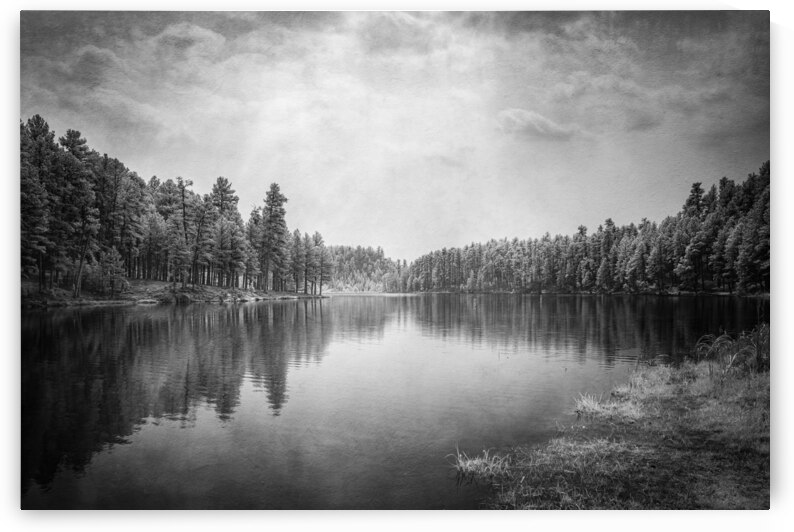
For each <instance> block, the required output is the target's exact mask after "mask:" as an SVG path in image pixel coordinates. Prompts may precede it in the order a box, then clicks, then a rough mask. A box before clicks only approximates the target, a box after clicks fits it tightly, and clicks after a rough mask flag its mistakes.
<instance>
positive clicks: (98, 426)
mask: <svg viewBox="0 0 794 532" xmlns="http://www.w3.org/2000/svg"><path fill="white" fill-rule="evenodd" d="M768 318H769V301H768V300H753V299H737V298H718V297H703V298H700V297H677V298H676V297H653V296H554V295H543V296H516V295H508V294H505V295H459V294H430V295H423V296H396V297H369V296H358V297H334V298H332V299H331V300H325V301H322V300H300V301H280V302H268V303H252V304H243V305H190V306H178V307H170V306H169V307H149V308H142V307H130V308H89V309H70V310H60V311H49V312H44V311H35V312H27V313H24V314H23V316H22V449H23V451H22V486H23V493H24V492H25V491H26V490H27V489H28V487H29V486H30V483H31V482H36V483H38V484H40V485H42V486H47V485H49V484H50V483H51V482H52V480H53V478H54V476H55V475H56V472H57V471H58V469H59V468H71V469H73V470H75V471H77V472H80V471H82V470H83V468H84V467H85V466H86V465H87V464H88V463H89V461H90V460H91V458H92V456H93V454H94V453H96V452H99V451H101V450H102V449H103V448H106V447H107V446H111V445H115V444H122V443H125V442H126V441H127V439H128V438H129V436H130V435H132V434H133V433H134V432H135V431H136V430H140V428H141V426H142V425H144V424H146V423H156V422H157V420H159V419H162V418H166V419H170V420H174V421H176V422H177V423H180V424H182V425H183V426H185V427H190V426H192V425H193V424H195V422H196V411H197V409H198V408H199V407H202V406H208V407H210V408H212V409H213V410H214V411H215V413H216V416H217V418H218V420H219V421H220V422H221V423H225V422H227V421H228V420H230V419H232V417H233V416H234V414H235V411H236V409H237V408H238V406H239V405H240V393H241V388H242V386H243V384H244V382H246V381H247V382H250V383H251V384H252V385H253V386H254V387H255V388H256V389H260V390H262V391H263V392H264V393H265V395H266V397H267V404H268V408H269V413H270V414H271V415H273V416H279V415H280V414H281V412H282V411H283V410H284V409H285V407H286V405H287V402H288V400H289V387H288V385H287V374H288V373H289V371H290V369H291V368H293V367H298V366H307V365H315V364H319V362H320V361H321V360H322V358H323V356H324V355H325V353H326V352H327V350H328V346H329V345H330V343H331V342H332V341H338V342H347V343H349V342H354V343H379V342H382V341H383V338H384V335H386V334H387V333H389V332H390V331H391V330H392V329H394V330H395V331H397V332H400V331H402V332H405V331H408V330H409V329H410V330H411V331H413V332H414V333H416V334H420V335H423V336H431V337H433V338H435V339H438V340H439V341H440V342H443V343H450V342H456V343H461V344H465V345H468V346H471V347H474V348H483V349H491V350H494V351H497V352H500V353H501V352H507V353H518V352H532V353H536V354H538V355H539V356H542V357H555V356H561V355H560V354H564V355H565V356H567V357H572V358H573V359H578V360H581V361H584V360H585V359H591V360H592V359H597V360H598V361H599V363H600V364H602V365H604V366H607V367H609V366H611V365H613V364H614V363H615V361H616V360H618V359H624V360H625V359H626V358H629V357H634V358H637V357H648V358H650V357H653V356H655V355H657V354H659V353H665V354H668V355H671V356H673V357H675V356H681V355H682V354H685V353H687V352H689V350H690V349H691V348H692V346H694V345H695V343H696V342H697V340H698V338H699V337H700V336H701V335H703V334H705V333H714V332H719V331H722V330H726V331H728V332H732V333H735V332H738V331H740V330H742V329H745V328H751V327H752V326H753V325H754V324H755V323H757V322H758V321H762V320H768ZM383 386H388V383H383ZM364 399H365V398H362V400H364Z"/></svg>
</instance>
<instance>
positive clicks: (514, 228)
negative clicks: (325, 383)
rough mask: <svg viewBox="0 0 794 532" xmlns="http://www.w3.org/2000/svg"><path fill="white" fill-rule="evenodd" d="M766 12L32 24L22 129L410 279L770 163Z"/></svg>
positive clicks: (69, 19)
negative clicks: (377, 259) (438, 262)
mask: <svg viewBox="0 0 794 532" xmlns="http://www.w3.org/2000/svg"><path fill="white" fill-rule="evenodd" d="M768 20H769V19H768V14H767V13H766V12H762V13H754V12H709V13H700V14H699V13H693V12H689V13H675V12H666V13H596V14H593V13H576V12H568V13H558V14H553V13H545V14H539V13H525V14H520V13H469V14H460V13H356V12H347V13H316V14H313V13H309V14H289V13H275V14H266V13H265V14H263V13H260V14H252V13H215V14H209V13H131V14H124V13H95V14H91V13H85V12H83V13H32V12H26V13H23V15H22V23H21V116H20V118H21V119H23V120H27V118H29V117H30V116H32V115H33V114H37V113H38V114H41V115H42V116H43V117H44V118H45V119H46V120H47V121H48V122H49V124H50V126H51V127H52V128H53V129H54V130H55V131H56V134H57V135H59V136H60V135H63V134H64V133H65V131H66V129H67V128H71V129H77V130H79V131H80V132H81V133H82V134H83V136H85V137H86V138H87V139H88V143H89V145H90V146H91V147H92V148H94V149H96V150H97V151H99V152H101V153H107V154H108V155H110V156H113V157H116V158H118V159H120V160H121V161H122V162H123V163H125V164H126V165H127V166H128V167H129V168H130V169H131V170H133V171H135V172H137V173H138V174H139V175H140V176H141V177H143V178H144V179H146V180H148V179H149V178H150V177H151V176H152V175H157V176H158V177H160V178H161V179H163V180H165V179H167V178H175V177H176V176H182V177H185V178H189V179H192V180H193V182H194V190H195V191H196V192H200V193H206V192H209V191H210V188H211V186H212V183H213V182H214V181H215V179H216V178H217V177H218V176H221V175H222V176H225V177H227V178H228V179H229V180H230V181H231V182H232V184H233V186H234V188H235V189H236V191H237V194H238V195H239V196H240V212H241V214H242V215H243V218H244V219H247V218H248V215H249V213H250V211H251V209H252V207H254V206H255V205H261V204H262V203H263V198H264V196H265V192H266V190H267V188H268V186H269V184H270V183H272V182H277V183H279V184H280V185H281V189H282V192H283V193H284V194H285V195H286V196H287V197H288V198H289V202H288V204H287V206H286V207H287V223H288V225H289V228H290V229H291V230H294V229H295V228H298V229H300V230H301V231H306V232H314V231H320V232H321V233H322V234H323V236H324V238H325V240H326V242H327V243H330V244H351V245H365V246H366V245H371V246H378V245H380V246H382V247H383V248H384V250H385V252H386V254H387V255H389V256H391V257H393V258H401V259H402V258H404V259H408V260H412V259H414V258H416V257H417V256H419V255H420V254H422V253H426V252H428V251H431V250H433V249H439V248H441V247H444V246H462V245H465V244H467V243H470V242H472V241H485V240H488V239H490V238H501V237H509V238H512V237H519V238H527V237H540V236H542V235H543V233H545V232H547V231H548V232H550V233H551V234H555V233H563V234H572V233H574V232H575V231H576V228H577V226H579V225H580V224H584V225H586V226H587V227H588V229H589V230H590V231H593V230H595V229H596V228H597V226H598V224H599V223H602V222H603V221H604V219H605V218H607V217H611V218H613V219H614V220H615V222H616V223H618V224H624V223H629V222H638V221H639V220H640V219H641V218H643V217H647V218H649V219H651V220H656V221H659V220H661V219H662V218H663V217H664V216H666V215H668V214H675V213H676V212H677V211H678V210H679V209H680V208H681V205H682V203H683V201H684V199H685V197H686V195H687V193H688V191H689V187H690V185H691V183H692V182H693V181H702V182H703V183H704V184H705V185H706V186H709V185H711V184H712V183H716V182H717V181H718V180H719V178H720V177H722V176H728V177H730V178H732V179H735V180H742V179H744V177H746V175H747V174H748V173H750V172H753V171H755V170H757V168H758V167H759V166H760V165H761V163H762V162H764V161H765V160H767V159H769V24H768Z"/></svg>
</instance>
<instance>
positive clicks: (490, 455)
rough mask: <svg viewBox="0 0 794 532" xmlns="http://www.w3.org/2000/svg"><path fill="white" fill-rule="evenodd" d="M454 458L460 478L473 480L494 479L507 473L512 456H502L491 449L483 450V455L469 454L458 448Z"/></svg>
mask: <svg viewBox="0 0 794 532" xmlns="http://www.w3.org/2000/svg"><path fill="white" fill-rule="evenodd" d="M447 457H448V458H452V465H453V467H454V468H455V471H456V472H457V474H458V480H459V481H461V480H463V481H472V480H475V479H478V478H479V479H485V480H489V481H490V480H492V479H493V478H494V477H497V476H500V475H505V474H507V472H508V471H509V466H510V457H508V456H501V455H499V454H496V453H494V452H492V451H490V450H487V449H486V450H483V452H482V454H481V455H477V456H469V455H467V454H466V453H465V452H463V451H461V450H460V449H458V448H456V449H455V453H454V454H450V455H448V456H447Z"/></svg>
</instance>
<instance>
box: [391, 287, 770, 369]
mask: <svg viewBox="0 0 794 532" xmlns="http://www.w3.org/2000/svg"><path fill="white" fill-rule="evenodd" d="M408 316H413V317H414V319H415V321H416V323H418V324H419V325H420V327H421V329H422V332H423V334H427V335H430V336H434V337H439V338H442V339H444V340H454V341H458V342H468V343H469V344H471V345H472V346H476V347H483V348H489V349H493V350H497V351H505V352H518V351H522V350H530V351H535V352H543V353H545V354H547V355H550V356H554V355H557V354H560V353H566V354H575V355H577V356H578V357H579V358H580V359H584V358H585V357H592V356H600V357H603V362H604V363H605V364H607V365H610V364H613V363H614V361H615V359H616V358H627V357H629V358H634V357H637V356H639V357H641V358H653V357H654V356H656V355H659V354H666V355H668V356H670V357H672V358H681V357H683V356H686V355H688V354H690V353H691V351H692V348H693V347H694V345H695V344H696V343H697V341H698V339H699V338H700V337H701V336H702V335H704V334H710V333H719V332H723V331H725V332H728V333H729V334H737V333H739V332H741V331H743V330H746V329H750V328H752V327H754V326H755V325H756V324H757V323H760V322H761V321H768V320H769V301H768V300H761V299H738V298H727V297H695V296H686V297H685V296H681V297H667V296H665V297H659V296H596V295H594V296H581V295H542V296H515V295H511V294H501V295H473V296H470V295H454V294H452V295H450V294H436V295H429V296H425V297H412V298H404V299H403V300H401V302H400V307H399V309H398V310H397V320H398V322H399V321H400V320H401V319H407V317H408ZM627 352H630V354H628V355H627V354H626V353H627Z"/></svg>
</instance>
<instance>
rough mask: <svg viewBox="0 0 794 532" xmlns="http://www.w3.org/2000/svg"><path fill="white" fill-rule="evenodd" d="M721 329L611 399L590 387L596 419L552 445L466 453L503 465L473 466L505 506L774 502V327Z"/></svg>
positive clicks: (581, 410)
mask: <svg viewBox="0 0 794 532" xmlns="http://www.w3.org/2000/svg"><path fill="white" fill-rule="evenodd" d="M719 338H720V337H717V338H716V339H715V340H714V341H712V342H711V344H710V345H711V347H710V348H709V349H710V351H709V349H705V348H703V347H701V348H700V349H701V352H700V354H701V355H703V356H699V357H698V358H699V361H697V362H686V363H684V364H681V365H680V366H679V367H676V368H674V367H671V366H653V367H643V368H640V369H638V370H637V371H635V372H634V373H633V374H632V375H631V377H630V378H629V380H628V381H627V382H626V383H623V384H621V385H620V386H618V387H616V388H615V389H614V391H613V392H612V394H611V395H610V396H609V397H608V398H607V399H604V398H600V397H595V396H592V395H580V397H579V398H578V399H577V400H576V401H575V403H576V407H575V408H576V412H577V413H578V414H579V415H580V417H581V418H582V419H583V421H585V422H586V424H585V425H580V424H577V426H578V428H572V430H566V431H565V432H564V434H563V435H562V436H561V437H559V438H556V439H553V440H551V441H550V442H548V443H547V444H546V445H544V446H541V447H536V448H517V449H513V450H511V451H509V452H507V453H505V454H504V455H502V456H499V455H494V454H493V453H486V454H484V455H483V456H482V457H475V458H473V459H472V458H469V457H465V455H463V456H464V457H465V458H466V459H468V460H469V461H471V463H472V464H476V463H477V459H478V458H482V459H484V460H485V461H487V462H488V463H492V464H500V465H499V466H498V467H494V468H491V469H487V468H485V469H483V470H484V471H486V472H487V476H486V475H483V476H481V475H480V474H479V473H478V469H477V468H476V467H472V468H471V473H470V475H471V476H472V477H474V478H484V479H486V480H488V481H489V482H490V483H491V485H492V486H493V488H494V490H495V494H494V500H493V503H492V504H493V506H494V507H496V508H547V509H548V508H550V509H576V508H589V509H592V508H601V509H699V508H734V509H751V508H753V509H758V508H768V507H769V432H770V426H769V397H770V396H769V373H768V372H764V371H759V369H763V368H764V367H768V365H769V354H768V345H769V344H768V338H769V328H768V326H766V325H764V326H762V327H759V328H758V329H756V331H753V332H752V333H748V334H744V335H742V336H740V338H739V339H738V340H736V341H734V344H733V345H732V346H731V345H729V344H728V343H727V340H725V339H722V340H719ZM717 340H719V341H717ZM715 343H716V347H714V344H715ZM698 345H699V346H704V345H706V344H705V343H703V344H701V343H699V344H698ZM751 346H752V347H751ZM704 349H705V350H704Z"/></svg>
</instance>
